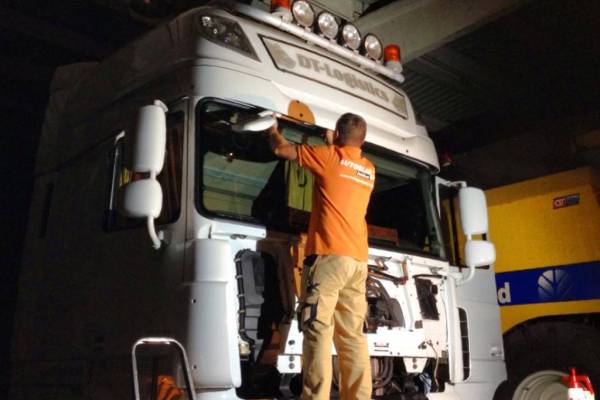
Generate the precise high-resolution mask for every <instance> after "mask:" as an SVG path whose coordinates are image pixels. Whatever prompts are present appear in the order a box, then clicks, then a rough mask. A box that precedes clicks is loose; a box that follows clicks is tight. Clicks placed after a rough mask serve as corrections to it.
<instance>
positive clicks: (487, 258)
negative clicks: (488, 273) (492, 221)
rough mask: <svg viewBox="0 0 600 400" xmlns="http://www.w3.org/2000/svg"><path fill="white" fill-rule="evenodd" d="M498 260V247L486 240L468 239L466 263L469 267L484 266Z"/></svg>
mask: <svg viewBox="0 0 600 400" xmlns="http://www.w3.org/2000/svg"><path fill="white" fill-rule="evenodd" d="M494 261H496V247H494V244H493V243H492V242H488V241H485V240H467V243H466V244H465V264H467V266H468V267H469V268H477V267H483V266H485V265H490V264H493V263H494Z"/></svg>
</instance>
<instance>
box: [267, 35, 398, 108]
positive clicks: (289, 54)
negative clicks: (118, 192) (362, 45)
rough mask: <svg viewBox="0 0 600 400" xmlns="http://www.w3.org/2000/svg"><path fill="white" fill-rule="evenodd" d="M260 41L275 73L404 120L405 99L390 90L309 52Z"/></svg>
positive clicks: (288, 45)
mask: <svg viewBox="0 0 600 400" xmlns="http://www.w3.org/2000/svg"><path fill="white" fill-rule="evenodd" d="M263 41H264V43H265V46H266V47H267V50H268V51H269V54H271V57H273V62H274V63H275V66H276V67H277V68H278V69H280V70H282V71H288V72H292V73H294V74H297V75H300V76H302V77H304V78H307V79H312V80H315V81H318V82H320V83H323V84H326V85H328V86H332V87H334V88H336V89H341V90H345V91H346V92H349V93H351V94H352V95H354V96H357V97H361V98H363V99H365V100H368V101H370V102H372V103H375V104H377V105H379V106H381V107H383V108H385V109H387V110H389V111H392V112H394V113H397V114H399V115H401V116H402V117H404V118H408V111H407V104H406V98H405V97H404V95H403V94H401V93H399V92H397V91H395V90H393V89H392V88H391V87H388V86H385V85H384V84H382V83H380V82H379V81H377V80H375V79H373V78H371V77H369V76H368V75H365V74H364V73H361V72H360V71H358V70H356V69H353V68H350V67H348V66H346V65H344V64H341V63H339V62H337V61H335V60H332V59H329V58H327V57H325V56H322V55H320V54H317V53H314V52H312V51H309V50H305V49H302V48H300V47H297V46H295V45H291V44H287V43H283V42H280V41H277V40H274V39H270V38H265V37H263Z"/></svg>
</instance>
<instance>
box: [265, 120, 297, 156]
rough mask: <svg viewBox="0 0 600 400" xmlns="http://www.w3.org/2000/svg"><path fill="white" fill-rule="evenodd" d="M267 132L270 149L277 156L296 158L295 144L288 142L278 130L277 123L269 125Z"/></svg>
mask: <svg viewBox="0 0 600 400" xmlns="http://www.w3.org/2000/svg"><path fill="white" fill-rule="evenodd" d="M267 133H268V134H269V144H270V145H271V150H273V153H275V155H276V156H277V157H280V158H283V159H285V160H290V161H294V160H296V159H298V150H297V148H296V144H295V143H290V142H288V141H287V140H286V139H285V138H284V137H283V135H282V134H281V132H279V128H278V127H277V125H274V126H272V127H270V128H269V129H268V130H267Z"/></svg>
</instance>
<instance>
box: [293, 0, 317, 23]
mask: <svg viewBox="0 0 600 400" xmlns="http://www.w3.org/2000/svg"><path fill="white" fill-rule="evenodd" d="M292 14H293V15H294V20H295V21H296V22H297V23H298V25H300V26H303V27H305V28H310V27H311V26H312V24H313V22H315V12H314V10H313V9H312V7H311V6H310V4H308V2H307V1H304V0H297V1H295V2H294V5H292Z"/></svg>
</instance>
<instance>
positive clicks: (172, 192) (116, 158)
mask: <svg viewBox="0 0 600 400" xmlns="http://www.w3.org/2000/svg"><path fill="white" fill-rule="evenodd" d="M184 127H185V114H184V113H183V112H175V113H170V114H167V145H166V154H165V164H164V167H163V170H162V171H161V173H160V174H158V176H157V179H158V182H159V183H160V186H161V187H162V191H163V207H162V211H161V213H160V216H159V218H158V219H157V221H156V223H157V224H159V225H160V224H168V223H172V222H175V221H176V220H177V218H178V217H179V213H180V212H181V180H182V164H183V131H184ZM124 139H125V136H124V134H123V132H121V133H119V134H118V135H116V137H115V141H114V146H113V148H112V151H111V153H110V158H109V159H110V190H109V196H108V197H109V200H108V209H107V217H106V222H105V226H106V229H108V230H119V229H126V228H133V227H139V226H143V225H145V221H142V220H140V219H136V218H127V217H124V216H123V215H121V214H120V213H119V212H118V210H117V203H118V196H119V189H120V188H121V187H123V186H124V185H125V184H127V183H129V182H131V181H135V180H137V179H142V178H143V175H142V174H139V173H135V172H133V171H130V170H129V169H127V168H126V167H125V163H124V160H125V157H124V155H125V140H124Z"/></svg>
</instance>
